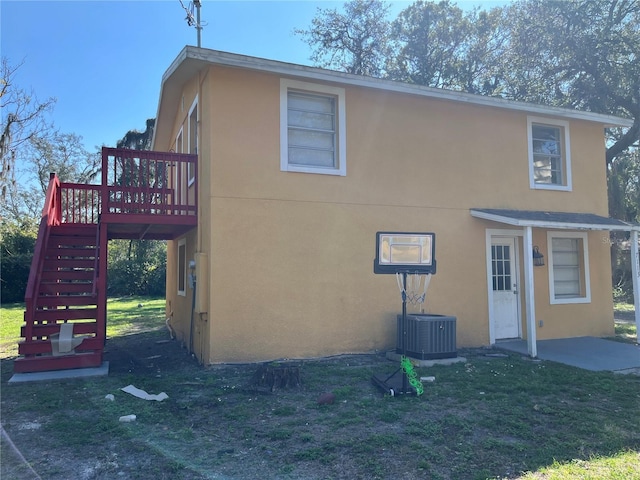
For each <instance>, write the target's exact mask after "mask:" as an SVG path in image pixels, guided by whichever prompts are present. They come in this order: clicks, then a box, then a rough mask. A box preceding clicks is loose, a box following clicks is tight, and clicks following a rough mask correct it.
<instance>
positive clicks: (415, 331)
mask: <svg viewBox="0 0 640 480" xmlns="http://www.w3.org/2000/svg"><path fill="white" fill-rule="evenodd" d="M402 337H403V329H402V315H398V333H397V339H396V353H398V354H402V353H403V348H402V347H403V345H402V340H403V338H402ZM405 341H406V343H405V345H404V347H405V348H404V353H405V354H406V355H407V356H409V357H412V358H417V359H419V360H432V359H439V358H455V357H457V356H458V353H457V350H456V317H450V316H446V315H431V314H409V315H407V325H406V339H405Z"/></svg>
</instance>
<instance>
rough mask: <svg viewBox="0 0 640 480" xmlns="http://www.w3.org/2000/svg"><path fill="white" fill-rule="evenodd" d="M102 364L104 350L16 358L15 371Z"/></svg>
mask: <svg viewBox="0 0 640 480" xmlns="http://www.w3.org/2000/svg"><path fill="white" fill-rule="evenodd" d="M101 365H102V350H100V351H97V352H91V353H77V354H75V355H63V356H59V357H54V356H51V355H46V356H40V357H23V358H16V360H15V361H14V362H13V371H14V372H16V373H26V372H46V371H48V370H67V369H70V368H89V367H99V366H101Z"/></svg>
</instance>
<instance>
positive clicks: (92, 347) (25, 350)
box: [18, 337, 104, 355]
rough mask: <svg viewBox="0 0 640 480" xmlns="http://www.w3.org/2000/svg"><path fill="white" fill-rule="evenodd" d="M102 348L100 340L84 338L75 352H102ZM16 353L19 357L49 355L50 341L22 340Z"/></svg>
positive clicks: (102, 343)
mask: <svg viewBox="0 0 640 480" xmlns="http://www.w3.org/2000/svg"><path fill="white" fill-rule="evenodd" d="M103 348H104V341H103V340H102V339H101V338H97V337H92V338H85V339H84V341H83V342H82V343H81V344H80V345H78V346H77V347H76V352H77V353H79V352H87V351H96V350H102V349H103ZM18 353H19V354H20V355H42V354H43V353H51V341H50V340H31V341H28V340H24V341H22V342H20V343H18Z"/></svg>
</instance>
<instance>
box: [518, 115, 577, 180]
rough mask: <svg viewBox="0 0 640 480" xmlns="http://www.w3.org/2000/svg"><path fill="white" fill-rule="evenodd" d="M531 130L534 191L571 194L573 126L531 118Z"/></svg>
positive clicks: (530, 165) (530, 154) (530, 147)
mask: <svg viewBox="0 0 640 480" xmlns="http://www.w3.org/2000/svg"><path fill="white" fill-rule="evenodd" d="M528 129H529V179H530V186H531V188H534V189H548V190H567V191H568V190H571V155H570V143H569V124H568V123H567V122H563V121H552V120H548V119H541V118H533V117H529V119H528Z"/></svg>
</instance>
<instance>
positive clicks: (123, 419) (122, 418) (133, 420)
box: [119, 415, 136, 423]
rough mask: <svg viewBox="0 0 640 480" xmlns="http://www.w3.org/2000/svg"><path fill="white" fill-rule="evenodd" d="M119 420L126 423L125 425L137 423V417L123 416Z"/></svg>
mask: <svg viewBox="0 0 640 480" xmlns="http://www.w3.org/2000/svg"><path fill="white" fill-rule="evenodd" d="M119 420H120V421H121V422H125V423H128V422H135V421H136V416H135V415H123V416H121V417H120V418H119Z"/></svg>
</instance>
